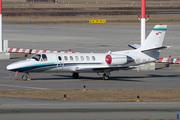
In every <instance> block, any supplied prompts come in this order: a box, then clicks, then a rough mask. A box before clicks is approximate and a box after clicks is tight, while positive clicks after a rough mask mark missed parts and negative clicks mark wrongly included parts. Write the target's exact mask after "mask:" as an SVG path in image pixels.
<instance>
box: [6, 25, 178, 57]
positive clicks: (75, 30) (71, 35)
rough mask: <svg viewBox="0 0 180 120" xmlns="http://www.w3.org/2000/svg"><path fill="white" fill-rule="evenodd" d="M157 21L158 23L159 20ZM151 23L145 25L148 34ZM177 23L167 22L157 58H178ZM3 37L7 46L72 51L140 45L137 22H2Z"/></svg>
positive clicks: (119, 48) (117, 48)
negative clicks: (135, 23)
mask: <svg viewBox="0 0 180 120" xmlns="http://www.w3.org/2000/svg"><path fill="white" fill-rule="evenodd" d="M159 24H160V23H159ZM153 27H154V25H147V27H146V28H147V35H148V34H149V33H150V31H151V30H152V29H153ZM179 31H180V25H168V27H167V32H166V35H165V40H164V45H172V47H171V48H169V49H166V50H163V51H162V53H161V55H160V57H166V58H167V57H168V56H169V55H171V56H172V58H179V53H178V52H177V51H178V50H179V46H180V42H179V38H180V33H179ZM3 39H7V40H9V47H13V48H30V49H45V50H64V51H66V50H69V49H71V50H72V51H74V52H108V51H118V50H127V49H131V48H129V47H128V44H134V43H136V44H140V25H11V24H3Z"/></svg>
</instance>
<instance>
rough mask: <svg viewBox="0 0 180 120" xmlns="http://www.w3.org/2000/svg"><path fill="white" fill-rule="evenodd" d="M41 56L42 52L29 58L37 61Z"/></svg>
mask: <svg viewBox="0 0 180 120" xmlns="http://www.w3.org/2000/svg"><path fill="white" fill-rule="evenodd" d="M40 58H41V54H35V55H33V56H31V57H30V58H29V59H35V60H36V61H39V60H40Z"/></svg>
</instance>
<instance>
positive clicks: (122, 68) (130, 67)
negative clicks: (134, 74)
mask: <svg viewBox="0 0 180 120" xmlns="http://www.w3.org/2000/svg"><path fill="white" fill-rule="evenodd" d="M133 68H136V66H123V67H99V68H81V67H78V68H76V71H77V72H81V71H96V72H104V71H117V70H130V69H133Z"/></svg>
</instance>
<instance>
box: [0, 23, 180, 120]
mask: <svg viewBox="0 0 180 120" xmlns="http://www.w3.org/2000/svg"><path fill="white" fill-rule="evenodd" d="M152 29H153V26H152V25H148V26H147V33H149V32H150V31H151V30H152ZM179 29H180V26H179V25H169V26H168V29H167V33H166V36H165V42H164V45H173V47H171V48H169V49H168V50H164V51H162V54H161V57H168V56H169V55H171V56H172V57H174V58H178V57H179V52H178V51H179V45H180V43H179V38H180V34H179ZM3 38H4V39H8V40H9V47H13V48H31V49H45V50H69V49H72V51H75V52H107V51H109V50H111V51H117V50H125V49H131V48H129V47H128V46H127V45H128V44H132V43H139V42H140V26H138V25H103V26H102V25H60V26H59V25H6V24H3ZM21 59H24V58H18V57H13V58H11V59H10V60H0V63H1V65H0V89H83V86H84V85H86V86H87V89H102V88H103V89H167V88H171V89H179V84H180V81H179V76H180V74H179V72H180V70H179V69H169V68H159V69H158V70H156V71H140V72H137V71H135V70H130V71H119V72H113V73H112V75H111V76H110V80H108V81H104V80H101V77H100V76H98V75H96V74H80V79H72V77H71V74H69V73H67V74H65V73H63V74H57V73H48V74H47V73H45V74H44V73H39V74H36V73H33V74H30V75H31V78H32V80H31V81H18V80H17V79H18V78H21V75H22V74H21V73H19V74H18V77H14V73H12V75H11V76H9V72H8V71H7V70H6V66H7V65H8V64H10V63H12V62H15V61H18V60H21ZM0 102H1V103H0V104H1V105H0V108H1V109H0V115H1V119H2V120H5V119H14V120H23V119H26V120H47V119H50V120H52V119H53V120H57V119H58V120H59V119H63V120H80V119H172V118H174V119H175V118H176V113H178V112H179V111H180V106H179V105H180V104H179V102H157V103H156V102H155V103H125V102H68V101H64V102H58V101H42V100H27V99H10V98H0Z"/></svg>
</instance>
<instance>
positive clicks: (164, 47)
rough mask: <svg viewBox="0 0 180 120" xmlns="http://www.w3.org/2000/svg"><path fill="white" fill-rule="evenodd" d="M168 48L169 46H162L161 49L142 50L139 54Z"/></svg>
mask: <svg viewBox="0 0 180 120" xmlns="http://www.w3.org/2000/svg"><path fill="white" fill-rule="evenodd" d="M170 47H171V46H162V47H157V48H152V49H147V50H142V51H141V52H148V51H154V50H163V49H166V48H170Z"/></svg>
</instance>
